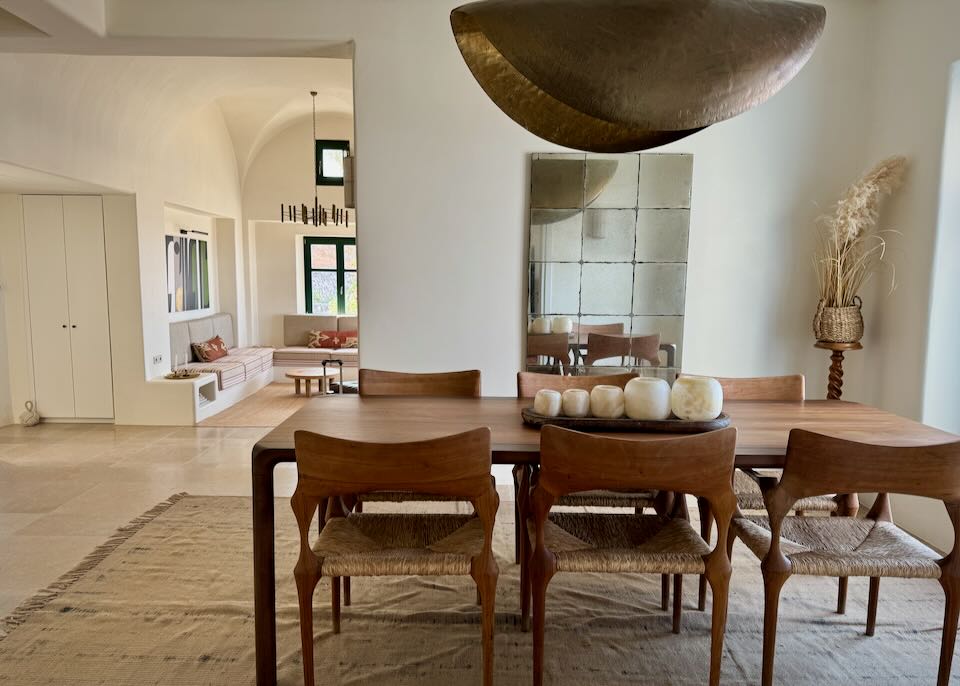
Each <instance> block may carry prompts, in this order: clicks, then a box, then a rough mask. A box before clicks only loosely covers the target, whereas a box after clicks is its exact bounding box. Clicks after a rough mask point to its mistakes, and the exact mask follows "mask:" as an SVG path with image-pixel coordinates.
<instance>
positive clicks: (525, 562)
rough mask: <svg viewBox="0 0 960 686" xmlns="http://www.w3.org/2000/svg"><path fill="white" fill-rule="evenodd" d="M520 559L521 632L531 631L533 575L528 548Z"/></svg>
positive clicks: (523, 551) (522, 552)
mask: <svg viewBox="0 0 960 686" xmlns="http://www.w3.org/2000/svg"><path fill="white" fill-rule="evenodd" d="M521 555H522V557H521V558H520V631H523V632H528V631H530V600H531V593H532V592H533V590H532V589H531V578H530V577H531V575H530V554H529V553H528V552H527V550H526V546H524V548H523V549H522V551H521Z"/></svg>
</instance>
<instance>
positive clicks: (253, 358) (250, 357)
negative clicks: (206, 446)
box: [169, 312, 273, 421]
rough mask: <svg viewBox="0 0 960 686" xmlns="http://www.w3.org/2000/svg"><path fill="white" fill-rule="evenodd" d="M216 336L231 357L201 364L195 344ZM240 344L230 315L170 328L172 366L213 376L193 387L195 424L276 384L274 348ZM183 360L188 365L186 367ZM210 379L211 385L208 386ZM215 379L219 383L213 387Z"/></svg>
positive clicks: (186, 322)
mask: <svg viewBox="0 0 960 686" xmlns="http://www.w3.org/2000/svg"><path fill="white" fill-rule="evenodd" d="M214 336H220V338H222V339H223V342H224V343H225V344H226V346H227V351H228V355H227V356H226V357H221V358H220V359H218V360H214V361H213V362H201V361H199V360H197V359H196V357H195V355H194V352H193V344H194V343H203V342H204V341H209V340H210V339H211V338H213V337H214ZM236 340H237V339H236V335H235V333H234V326H233V317H232V316H231V315H230V314H228V313H226V312H222V313H218V314H214V315H210V316H209V317H200V318H198V319H190V320H187V321H183V322H173V323H171V324H170V360H171V362H172V363H173V364H174V365H175V366H186V367H187V368H188V369H190V370H192V371H196V372H200V373H201V374H210V375H213V376H210V377H201V379H200V380H199V381H195V382H194V383H193V384H192V385H194V386H196V389H197V390H196V392H195V393H193V394H192V395H193V401H194V404H195V408H194V421H200V420H201V419H203V418H205V417H209V416H211V415H213V414H216V413H217V412H220V411H222V410H224V409H226V408H228V407H230V406H231V405H233V404H234V403H236V402H238V401H240V400H242V399H243V398H245V397H247V396H248V395H250V394H251V393H255V392H257V391H259V390H260V389H261V388H263V387H264V386H266V385H267V384H269V383H270V382H271V381H272V380H273V348H267V347H244V348H238V347H236ZM183 360H188V362H187V363H186V364H184V362H183ZM207 378H209V379H211V381H210V382H206V381H205V379H207ZM214 378H215V379H216V383H213V379H214ZM169 383H172V384H178V383H181V382H178V381H172V382H169Z"/></svg>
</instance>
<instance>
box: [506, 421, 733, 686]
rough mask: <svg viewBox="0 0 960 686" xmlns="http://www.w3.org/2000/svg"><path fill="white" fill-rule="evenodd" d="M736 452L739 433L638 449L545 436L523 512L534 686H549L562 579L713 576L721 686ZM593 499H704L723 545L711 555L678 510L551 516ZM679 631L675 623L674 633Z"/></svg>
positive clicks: (633, 443) (637, 444) (715, 656)
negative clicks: (529, 540)
mask: <svg viewBox="0 0 960 686" xmlns="http://www.w3.org/2000/svg"><path fill="white" fill-rule="evenodd" d="M736 442H737V430H736V429H734V428H728V429H722V430H720V431H712V432H709V433H704V434H698V435H695V436H685V437H681V438H664V439H657V440H648V441H637V440H629V439H622V438H607V437H604V436H593V435H590V434H584V433H579V432H576V431H570V430H568V429H561V428H559V427H555V426H545V427H543V429H542V430H541V432H540V472H539V474H538V477H537V483H536V486H535V487H534V488H533V490H532V492H531V493H530V496H529V499H528V502H527V503H526V504H525V505H524V514H525V515H528V517H529V526H530V527H532V530H533V538H534V541H533V547H532V550H531V551H530V554H529V556H528V558H527V559H525V560H524V561H523V565H522V566H521V570H520V577H521V581H520V583H521V586H522V588H523V589H524V590H523V593H522V604H521V620H522V624H523V625H525V624H526V619H527V617H528V615H529V605H530V597H531V595H532V598H533V683H534V685H535V686H538V685H540V684H542V683H543V661H544V629H545V620H546V592H547V585H548V584H549V582H550V579H551V578H553V576H554V575H555V574H557V573H558V572H600V573H612V574H622V573H636V574H675V575H682V574H701V573H703V574H706V576H707V580H708V581H709V583H710V586H711V589H712V591H713V618H712V619H713V622H712V628H711V648H710V684H718V683H719V680H720V660H721V656H722V653H723V635H724V628H725V626H726V619H727V596H728V592H729V587H730V572H731V565H730V553H729V546H728V544H727V537H728V535H729V527H730V520H731V518H732V517H733V514H734V511H735V509H736V504H737V501H736V497H735V496H734V494H733V488H732V485H731V483H732V479H733V462H734V455H735V448H736ZM593 489H603V490H644V489H656V490H660V491H669V492H677V493H691V494H693V495H696V496H699V497H703V498H706V499H707V500H708V501H709V502H710V505H711V507H712V508H713V512H714V514H715V518H716V522H717V545H716V546H715V547H714V548H713V550H711V549H710V546H709V544H708V543H707V542H706V541H704V540H703V538H701V537H700V536H699V535H698V534H697V532H696V531H695V530H694V528H693V526H692V525H691V524H690V522H689V520H688V519H687V518H686V517H684V516H683V515H682V514H681V512H680V508H679V506H677V507H675V509H674V511H673V512H672V513H670V514H667V515H639V516H624V515H619V514H605V513H604V514H600V513H553V514H551V512H550V510H551V508H552V507H553V506H554V505H556V504H557V502H558V500H559V499H560V498H561V497H562V496H564V495H567V494H569V493H575V492H578V491H588V490H593ZM678 503H679V501H678ZM675 578H677V577H675ZM680 578H682V577H680ZM678 590H679V589H678ZM679 596H680V594H679V593H676V594H675V597H674V604H675V607H676V604H677V603H678V598H679ZM679 628H680V627H679V616H678V614H676V613H674V623H673V630H674V633H676V632H678V631H679ZM640 649H642V648H640Z"/></svg>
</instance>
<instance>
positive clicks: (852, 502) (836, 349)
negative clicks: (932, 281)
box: [814, 341, 863, 615]
mask: <svg viewBox="0 0 960 686" xmlns="http://www.w3.org/2000/svg"><path fill="white" fill-rule="evenodd" d="M814 346H815V347H817V348H820V349H822V350H831V351H833V354H832V355H830V379H829V381H828V382H827V400H840V396H841V394H842V393H843V354H844V353H845V352H847V351H848V350H863V346H862V345H860V344H859V343H830V342H828V341H817V342H816V343H814ZM838 497H839V498H840V500H839V505H840V507H839V509H838V510H837V513H836V514H837V515H838V516H840V517H855V516H856V515H857V511H858V510H859V509H860V498H859V497H858V495H857V494H856V493H848V494H845V495H842V496H838ZM846 610H847V577H845V576H842V577H840V587H839V592H838V593H837V614H841V615H842V614H844V613H845V612H846Z"/></svg>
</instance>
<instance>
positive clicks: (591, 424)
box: [520, 407, 730, 434]
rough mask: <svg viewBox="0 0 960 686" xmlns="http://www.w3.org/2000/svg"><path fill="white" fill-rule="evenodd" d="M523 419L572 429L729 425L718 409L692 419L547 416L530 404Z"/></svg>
mask: <svg viewBox="0 0 960 686" xmlns="http://www.w3.org/2000/svg"><path fill="white" fill-rule="evenodd" d="M520 416H522V417H523V423H524V424H529V425H530V426H536V427H538V428H539V427H541V426H546V425H548V424H549V425H551V426H560V427H563V428H564V429H574V430H575V431H637V432H645V433H671V434H699V433H705V432H707V431H716V430H717V429H725V428H727V427H728V426H730V417H729V415H727V414H724V413H721V414H720V416H719V417H717V418H716V419H711V420H708V421H702V422H698V421H692V420H688V419H677V418H676V417H671V418H670V419H629V418H627V417H622V418H621V419H601V418H600V417H547V416H545V415H542V414H537V413H536V412H534V411H533V408H532V407H525V408H523V409H522V410H520Z"/></svg>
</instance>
